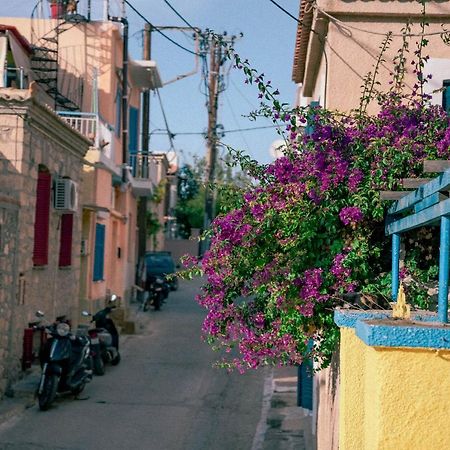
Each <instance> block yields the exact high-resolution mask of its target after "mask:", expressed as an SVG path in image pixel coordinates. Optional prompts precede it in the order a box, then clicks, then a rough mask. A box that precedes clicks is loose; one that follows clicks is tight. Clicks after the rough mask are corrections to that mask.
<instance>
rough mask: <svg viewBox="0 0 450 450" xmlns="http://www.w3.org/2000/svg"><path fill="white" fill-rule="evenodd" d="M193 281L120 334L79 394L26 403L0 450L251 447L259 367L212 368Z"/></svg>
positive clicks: (5, 429) (1, 436) (2, 435)
mask: <svg viewBox="0 0 450 450" xmlns="http://www.w3.org/2000/svg"><path fill="white" fill-rule="evenodd" d="M199 285H200V283H199V282H198V281H194V282H183V281H181V282H180V289H179V290H178V291H177V292H173V293H171V294H170V296H169V299H168V300H167V303H165V304H164V305H163V307H162V309H161V311H158V312H156V311H153V310H151V311H148V312H146V313H140V314H145V316H146V317H145V320H144V322H145V323H146V327H145V330H144V331H143V332H142V333H141V334H138V335H133V336H129V337H127V339H126V340H125V341H124V344H123V346H122V349H121V353H122V362H121V363H120V365H119V366H117V367H111V366H108V367H107V371H106V374H105V376H103V377H96V378H94V380H93V381H92V383H91V384H89V385H88V387H87V388H86V390H85V391H84V393H83V394H82V396H81V397H82V398H83V397H85V398H84V399H80V400H74V399H73V398H72V397H69V398H63V399H58V400H57V401H56V403H55V405H54V406H53V407H52V408H51V409H50V410H49V411H46V412H41V411H39V410H38V409H37V407H33V408H30V409H29V410H27V411H26V412H25V413H24V414H23V415H21V416H20V417H18V418H16V419H14V420H12V421H10V422H8V423H7V424H5V425H3V426H2V427H1V428H0V449H8V450H18V449H21V450H22V449H23V450H35V449H45V450H60V449H65V450H68V449H70V450H75V449H77V450H89V449H95V450H98V449H111V450H115V449H120V450H126V449H146V450H251V449H252V443H253V441H254V437H255V433H256V430H257V427H258V422H259V420H260V417H261V406H262V397H263V390H264V378H265V376H266V372H265V371H257V372H249V373H247V374H245V375H240V374H238V373H231V374H229V373H227V372H226V371H225V370H221V369H214V368H212V363H213V361H214V360H215V358H216V357H217V355H216V354H215V353H214V352H212V351H211V349H210V347H209V346H208V345H207V344H206V343H204V342H202V341H201V339H200V328H201V322H202V319H203V317H204V315H205V312H204V310H203V309H201V308H200V307H199V306H198V305H197V304H196V303H195V301H194V300H193V298H194V295H195V294H196V293H197V292H198V287H199Z"/></svg>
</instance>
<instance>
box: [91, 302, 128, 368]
mask: <svg viewBox="0 0 450 450" xmlns="http://www.w3.org/2000/svg"><path fill="white" fill-rule="evenodd" d="M116 300H117V296H116V295H115V294H113V295H112V296H111V300H110V304H109V305H108V306H106V308H103V309H102V310H100V311H98V312H97V313H95V314H94V316H93V317H92V321H93V322H94V323H95V329H92V330H89V335H90V337H91V343H93V344H94V345H97V344H98V347H96V348H95V351H96V356H95V357H94V358H93V369H94V373H95V374H98V375H103V374H104V373H105V367H104V363H105V362H109V363H111V364H112V365H113V366H116V365H117V364H119V362H120V353H119V332H118V331H117V328H116V326H115V324H114V321H113V320H112V319H111V318H110V317H109V313H110V312H111V311H112V310H113V309H114V308H115V307H116V306H115V305H114V302H115V301H116ZM95 339H98V342H97V341H96V340H95Z"/></svg>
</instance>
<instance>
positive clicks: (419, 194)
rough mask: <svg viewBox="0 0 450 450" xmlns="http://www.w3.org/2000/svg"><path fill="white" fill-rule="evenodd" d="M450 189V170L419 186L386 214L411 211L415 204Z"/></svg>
mask: <svg viewBox="0 0 450 450" xmlns="http://www.w3.org/2000/svg"><path fill="white" fill-rule="evenodd" d="M449 188H450V169H449V170H446V171H445V172H443V173H441V174H440V175H439V176H437V177H436V178H434V179H433V180H432V181H429V182H428V183H426V184H424V185H423V186H420V187H419V188H418V189H416V190H415V191H413V192H411V193H410V194H408V195H406V196H405V197H403V198H401V199H400V200H398V201H396V202H395V203H394V204H393V205H392V206H391V207H390V208H389V210H388V214H398V213H399V212H403V211H406V210H408V209H411V208H412V207H413V206H414V205H415V204H416V203H418V202H419V201H421V200H423V199H424V198H426V197H428V196H430V195H432V194H435V193H436V192H439V191H448V190H449Z"/></svg>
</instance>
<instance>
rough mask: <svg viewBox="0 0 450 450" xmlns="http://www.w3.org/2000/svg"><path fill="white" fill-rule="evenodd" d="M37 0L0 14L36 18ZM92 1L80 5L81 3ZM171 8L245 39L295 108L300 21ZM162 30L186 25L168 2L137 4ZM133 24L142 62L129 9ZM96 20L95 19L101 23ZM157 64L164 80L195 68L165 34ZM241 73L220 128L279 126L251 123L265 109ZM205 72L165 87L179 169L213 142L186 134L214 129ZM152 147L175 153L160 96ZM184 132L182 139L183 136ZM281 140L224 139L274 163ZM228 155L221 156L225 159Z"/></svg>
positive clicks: (211, 8) (253, 6)
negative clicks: (272, 148)
mask: <svg viewBox="0 0 450 450" xmlns="http://www.w3.org/2000/svg"><path fill="white" fill-rule="evenodd" d="M37 1H38V0H22V1H20V2H6V1H1V2H0V17H1V16H24V17H29V16H30V14H31V11H32V9H33V7H34V6H35V4H36V3H37ZM84 1H86V0H80V3H82V2H84ZM110 1H111V5H112V7H115V6H116V7H118V4H119V3H120V0H110ZM169 2H170V4H171V5H172V6H173V7H174V8H175V9H176V10H177V11H178V12H179V13H180V14H181V15H182V16H184V17H185V18H186V19H187V21H188V22H189V23H191V24H192V25H193V26H195V27H199V28H201V29H206V28H209V29H212V30H214V31H215V32H217V33H223V32H227V34H228V35H233V34H235V35H239V34H240V33H243V37H242V38H239V39H238V40H237V41H236V43H235V48H236V51H237V52H238V53H239V55H240V56H241V57H242V58H243V59H248V60H249V61H250V63H251V65H252V67H254V68H255V69H257V70H258V71H260V72H264V74H265V76H266V80H271V82H272V85H273V86H274V87H276V88H278V90H279V91H280V93H281V96H280V99H281V100H282V101H283V102H287V103H289V104H292V103H293V102H294V100H295V88H296V86H295V84H294V82H293V81H292V80H291V74H292V64H293V56H294V45H295V33H296V27H297V23H296V21H295V20H293V19H292V18H291V17H289V16H287V15H286V14H284V13H283V12H282V11H281V10H279V9H278V8H276V7H275V5H273V4H272V3H271V2H270V1H269V0H226V1H224V0H169ZM130 3H132V4H133V6H134V7H135V8H136V9H137V10H139V11H140V13H141V14H142V15H143V16H145V17H146V18H147V19H148V20H149V21H150V22H151V23H152V24H153V25H155V26H185V24H184V23H183V22H182V21H181V19H180V18H179V17H177V15H176V14H175V13H174V12H173V11H172V10H171V9H170V8H169V6H168V5H167V4H166V3H165V2H164V1H163V0H130ZM278 3H279V4H280V5H282V6H283V7H284V8H285V9H287V10H288V11H289V12H290V13H292V14H293V15H294V16H297V14H298V8H299V1H298V0H294V1H293V0H278ZM92 4H93V9H94V10H95V7H97V9H100V7H101V4H102V0H92ZM126 11H127V18H128V21H129V24H130V41H129V46H130V54H131V56H132V57H133V58H134V59H141V58H142V33H141V32H140V30H142V29H143V26H144V22H143V20H142V19H140V18H139V17H138V16H137V15H136V14H135V13H134V12H133V11H132V10H131V9H130V8H127V10H126ZM97 17H98V16H97ZM95 18H96V16H93V19H95ZM164 32H165V33H166V34H167V35H169V36H170V37H171V38H172V39H174V40H175V41H177V42H178V43H179V44H181V45H182V46H184V47H186V48H188V49H191V50H194V42H193V40H192V33H183V32H180V31H164ZM152 59H153V60H155V61H156V62H157V64H158V68H159V71H160V74H161V78H162V80H163V82H165V81H169V80H171V79H173V78H175V77H176V76H178V75H180V74H184V73H187V72H190V71H191V70H193V69H194V67H195V57H194V56H193V55H191V54H189V53H187V52H185V51H183V50H182V49H180V48H178V47H176V46H175V45H173V44H172V43H170V42H169V41H167V40H166V39H164V37H162V36H160V35H159V34H158V33H152ZM244 79H245V78H244V76H243V74H242V72H240V71H239V70H237V69H233V68H230V70H229V71H228V72H227V76H226V85H227V88H226V90H225V91H224V92H223V93H221V94H220V96H219V111H218V123H219V124H221V125H223V127H224V129H225V131H226V130H236V129H241V128H251V127H260V126H266V125H272V123H271V122H270V121H269V120H268V119H264V118H260V119H258V120H257V121H256V122H253V121H250V120H249V119H248V118H246V117H243V115H246V114H248V113H249V112H250V111H251V110H254V109H255V108H256V107H257V106H258V104H259V100H258V92H257V90H256V89H255V88H254V87H252V86H249V85H246V84H245V83H244ZM202 83H203V81H202V77H201V71H199V72H198V73H197V74H195V75H193V76H190V77H189V78H185V79H183V80H180V81H177V82H175V83H171V84H168V85H167V86H164V87H163V88H162V89H160V95H161V99H162V103H163V107H164V110H165V113H166V117H167V122H168V125H169V129H170V131H171V132H172V133H173V134H175V138H174V141H173V143H174V147H175V149H176V151H177V154H178V155H179V157H180V164H183V163H186V162H188V163H189V162H191V161H192V155H198V156H203V155H205V152H206V150H205V149H206V142H205V139H204V137H203V136H201V135H183V134H181V133H186V132H188V133H192V132H198V133H203V132H205V131H206V128H207V111H206V106H205V96H204V95H203V94H202V92H201V87H202ZM150 104H151V111H150V130H151V140H150V147H151V150H153V151H166V150H168V149H169V148H170V143H169V140H168V137H167V135H165V134H158V133H161V132H160V131H157V130H160V129H165V125H164V120H163V116H162V113H161V108H160V104H159V101H158V98H157V97H156V95H154V94H152V95H151V100H150ZM178 133H180V134H178ZM277 139H278V135H277V133H276V131H275V130H274V129H270V128H269V129H263V130H255V131H242V132H234V133H229V134H225V137H223V139H222V141H223V142H225V143H226V144H228V145H231V146H232V147H233V148H236V149H239V150H244V151H245V152H246V153H247V154H249V155H250V156H251V157H252V158H254V159H256V160H258V161H260V162H261V163H269V162H270V161H271V160H272V159H273V158H272V156H271V155H270V152H269V148H270V146H271V144H272V143H273V142H274V141H275V140H277ZM224 152H225V150H221V152H220V154H221V155H223V154H224Z"/></svg>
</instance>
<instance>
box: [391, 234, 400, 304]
mask: <svg viewBox="0 0 450 450" xmlns="http://www.w3.org/2000/svg"><path fill="white" fill-rule="evenodd" d="M399 272H400V235H399V234H393V235H392V300H393V301H394V302H396V301H397V295H398V288H399V284H400V273H399Z"/></svg>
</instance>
